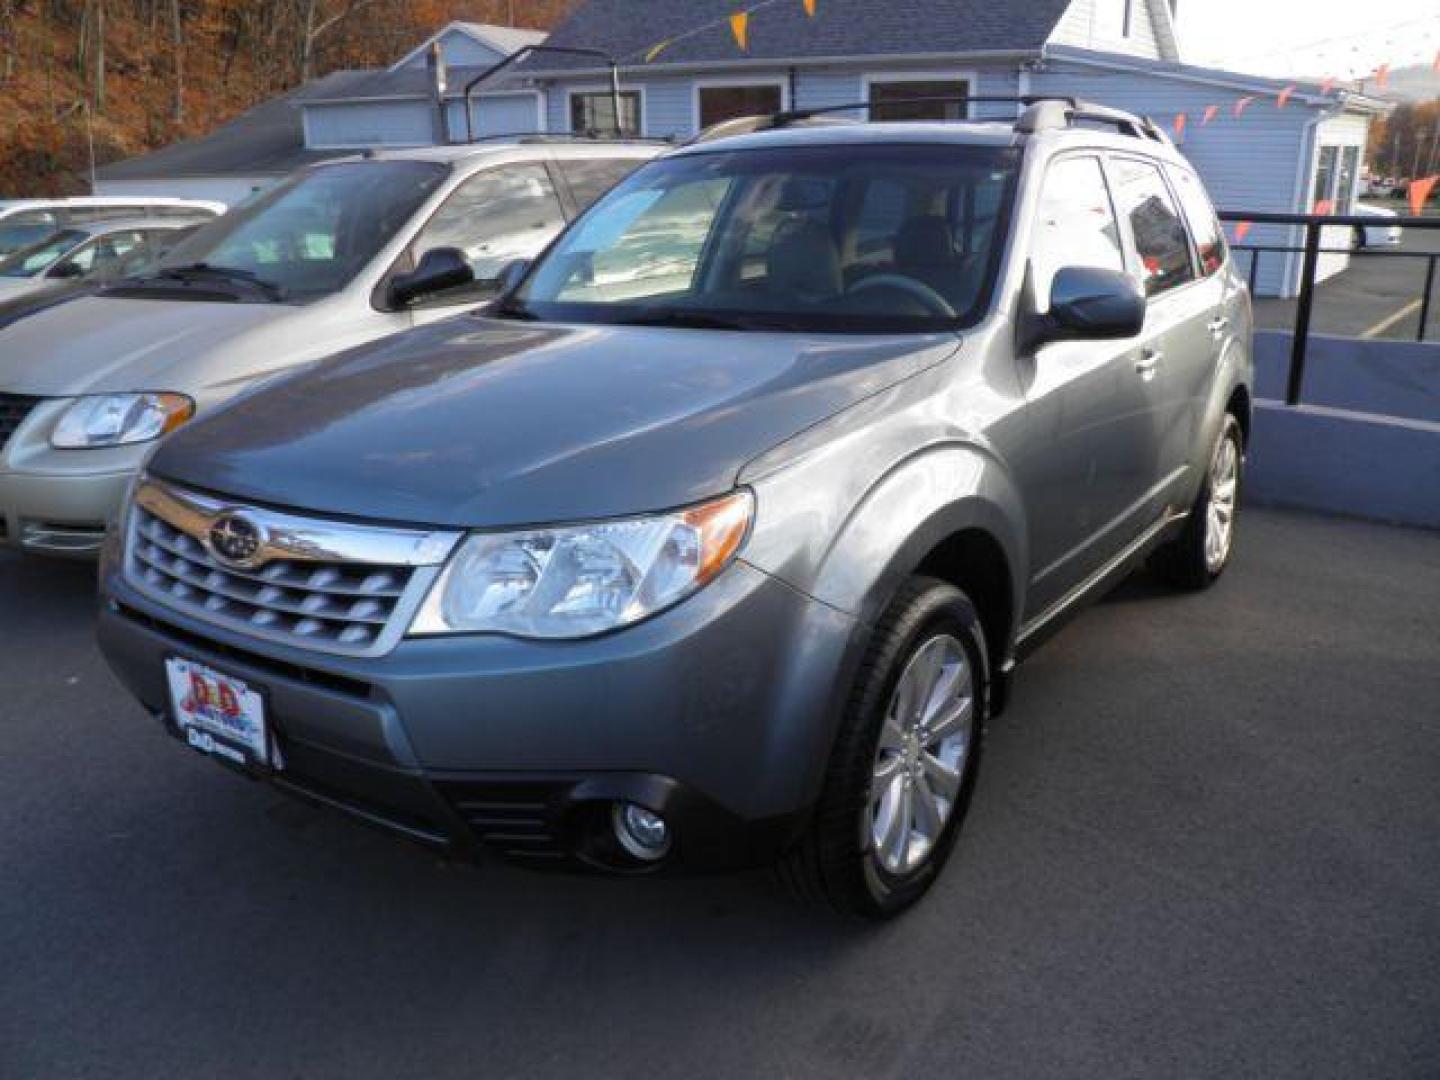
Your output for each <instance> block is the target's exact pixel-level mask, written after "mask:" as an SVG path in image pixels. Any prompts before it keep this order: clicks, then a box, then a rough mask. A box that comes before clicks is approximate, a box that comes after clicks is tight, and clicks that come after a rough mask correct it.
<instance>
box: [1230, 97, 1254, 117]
mask: <svg viewBox="0 0 1440 1080" xmlns="http://www.w3.org/2000/svg"><path fill="white" fill-rule="evenodd" d="M1254 100H1255V98H1254V97H1253V96H1251V97H1242V98H1241V99H1240V100H1239V101H1237V102H1235V115H1236V117H1239V116H1242V115H1243V114H1244V112H1245V110H1246V109H1248V108H1249V107H1250V103H1251V102H1252V101H1254Z"/></svg>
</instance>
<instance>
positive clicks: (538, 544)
mask: <svg viewBox="0 0 1440 1080" xmlns="http://www.w3.org/2000/svg"><path fill="white" fill-rule="evenodd" d="M754 507H755V500H754V496H752V495H751V494H750V492H748V491H737V492H734V493H733V494H730V495H726V496H725V497H724V498H720V499H716V500H714V501H713V502H708V503H704V504H703V505H700V506H694V507H690V508H689V509H686V510H677V511H674V512H673V513H668V514H657V515H654V516H651V517H640V518H625V519H621V520H617V521H606V522H598V523H595V524H590V525H573V526H564V527H560V528H553V529H527V530H524V531H520V532H503V533H474V534H472V535H471V536H469V537H468V538H467V539H466V540H465V541H464V542H463V543H462V544H461V545H460V547H459V548H457V549H456V551H455V553H454V554H453V555H451V557H450V560H449V562H448V563H447V564H446V566H445V569H444V570H443V571H442V572H441V574H440V577H439V578H437V579H436V581H435V584H434V585H433V586H432V587H431V589H430V594H429V596H427V597H426V599H425V602H424V604H423V605H421V607H420V610H419V612H417V613H416V616H415V621H414V624H413V625H412V626H411V628H410V632H411V633H412V634H415V635H432V634H465V633H474V634H485V633H490V634H509V635H512V636H515V637H525V638H548V639H558V638H579V637H588V636H590V635H593V634H600V633H604V632H605V631H607V630H615V629H618V628H620V627H623V626H629V625H630V624H632V623H635V622H639V621H640V620H641V619H644V618H646V617H648V616H650V615H653V614H655V613H656V612H658V611H663V610H664V609H665V608H668V607H670V606H672V605H674V604H677V603H679V602H680V601H681V600H683V599H685V597H687V596H689V595H691V594H692V593H694V592H695V591H696V590H697V589H700V588H702V587H703V586H705V585H706V584H707V583H708V582H710V581H712V580H713V579H714V578H715V576H716V575H717V574H719V573H720V571H722V570H723V569H725V567H726V566H728V565H729V564H730V562H731V560H732V559H733V558H734V557H735V553H736V552H737V551H738V550H739V549H740V545H741V543H742V542H743V541H744V539H745V536H746V534H747V533H748V532H749V529H750V522H751V519H752V518H753V516H754Z"/></svg>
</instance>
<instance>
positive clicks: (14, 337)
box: [0, 296, 300, 397]
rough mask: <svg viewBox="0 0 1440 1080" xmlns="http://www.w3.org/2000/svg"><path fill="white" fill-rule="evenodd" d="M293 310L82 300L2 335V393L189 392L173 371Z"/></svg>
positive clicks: (185, 302) (42, 313)
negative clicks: (199, 355)
mask: <svg viewBox="0 0 1440 1080" xmlns="http://www.w3.org/2000/svg"><path fill="white" fill-rule="evenodd" d="M298 310H300V309H297V308H294V307H289V306H286V305H281V304H234V303H216V302H210V301H199V300H134V299H121V298H118V297H109V296H82V297H80V298H79V299H76V300H72V301H70V302H69V303H65V304H59V305H57V306H54V307H49V308H46V309H44V310H41V311H36V312H34V313H32V314H30V315H28V316H27V317H25V318H22V319H18V320H16V321H14V322H12V323H11V324H10V325H8V326H6V327H4V328H3V330H0V389H4V390H9V391H12V392H14V393H21V394H34V395H36V396H39V397H69V396H74V395H78V394H97V393H111V392H116V391H126V390H180V391H188V390H189V389H190V387H189V384H188V380H186V379H185V378H184V377H183V376H182V375H181V374H180V373H179V372H177V371H176V370H174V369H176V368H182V367H184V366H185V365H188V364H190V363H192V362H193V361H194V359H195V357H196V356H197V354H200V353H212V352H214V351H215V350H216V349H218V348H221V347H223V346H225V345H227V344H230V343H232V342H233V341H234V340H235V339H237V338H240V337H242V336H243V335H246V334H250V333H252V332H253V331H255V330H256V329H257V328H259V327H269V326H272V325H273V324H275V323H277V322H281V321H284V320H287V319H290V318H293V317H294V315H295V312H296V311H298ZM177 380H178V381H177Z"/></svg>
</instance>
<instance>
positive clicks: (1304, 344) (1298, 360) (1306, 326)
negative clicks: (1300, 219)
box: [1285, 219, 1320, 405]
mask: <svg viewBox="0 0 1440 1080" xmlns="http://www.w3.org/2000/svg"><path fill="white" fill-rule="evenodd" d="M1319 266H1320V222H1319V220H1318V219H1312V220H1310V221H1308V222H1307V223H1306V225H1305V264H1304V266H1303V268H1302V269H1301V271H1300V306H1299V310H1297V311H1296V313H1295V340H1294V341H1293V342H1292V343H1291V346H1290V384H1289V386H1288V387H1287V389H1286V391H1285V402H1286V404H1287V405H1299V404H1300V389H1301V386H1302V385H1303V384H1304V382H1305V353H1306V351H1307V349H1308V348H1309V346H1310V313H1311V310H1312V309H1313V307H1314V305H1315V273H1316V271H1317V270H1318V269H1319Z"/></svg>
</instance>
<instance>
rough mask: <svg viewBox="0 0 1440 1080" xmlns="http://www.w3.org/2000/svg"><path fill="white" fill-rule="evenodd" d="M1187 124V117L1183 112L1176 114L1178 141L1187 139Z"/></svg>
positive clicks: (1176, 135) (1176, 136)
mask: <svg viewBox="0 0 1440 1080" xmlns="http://www.w3.org/2000/svg"><path fill="white" fill-rule="evenodd" d="M1185 123H1186V116H1185V114H1184V113H1183V112H1182V113H1176V114H1175V138H1177V139H1183V138H1184V137H1185Z"/></svg>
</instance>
